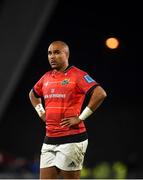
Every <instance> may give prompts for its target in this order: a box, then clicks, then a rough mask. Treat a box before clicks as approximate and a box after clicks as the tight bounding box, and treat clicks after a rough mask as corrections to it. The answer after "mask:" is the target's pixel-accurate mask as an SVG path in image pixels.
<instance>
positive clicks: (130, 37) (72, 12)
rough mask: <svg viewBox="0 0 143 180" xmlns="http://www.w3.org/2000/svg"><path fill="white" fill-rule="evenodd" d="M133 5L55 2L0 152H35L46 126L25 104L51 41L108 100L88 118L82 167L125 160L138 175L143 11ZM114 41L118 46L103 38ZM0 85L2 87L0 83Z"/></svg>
mask: <svg viewBox="0 0 143 180" xmlns="http://www.w3.org/2000/svg"><path fill="white" fill-rule="evenodd" d="M140 7H141V6H140V4H137V2H134V3H132V4H131V2H130V4H126V5H125V4H124V3H122V2H118V1H117V2H114V3H113V2H104V1H100V2H98V3H97V2H94V1H66V0H61V1H58V3H57V6H56V8H55V10H54V12H53V14H52V16H51V18H50V20H49V22H48V23H47V25H45V27H44V28H43V31H42V33H41V34H40V38H39V40H38V43H37V44H36V45H35V48H34V50H33V53H31V55H30V58H29V61H28V63H27V65H26V66H25V68H24V70H23V73H22V75H21V76H20V78H19V81H18V83H17V85H16V87H15V89H14V91H13V93H12V95H11V97H10V98H9V101H8V103H7V107H6V108H5V111H4V113H3V116H2V118H1V122H0V149H1V151H4V152H9V153H12V154H14V155H16V156H20V157H21V156H22V157H28V158H33V157H34V155H35V154H39V152H40V149H41V145H42V141H43V137H44V133H45V128H44V124H43V123H42V122H41V121H40V119H39V118H38V116H37V114H36V112H35V110H34V109H33V108H32V105H31V103H30V101H29V96H28V94H29V91H30V89H31V88H32V87H33V85H34V84H35V82H36V81H37V80H38V79H39V78H40V77H41V76H42V75H43V74H44V73H45V72H46V71H47V70H49V68H50V67H49V64H48V60H47V47H48V45H49V44H50V43H51V42H52V41H54V40H62V41H65V42H66V43H67V44H68V45H69V47H70V52H71V55H70V63H71V64H73V65H75V66H77V67H79V68H81V69H83V70H85V71H87V72H88V73H89V74H90V75H91V76H92V77H93V78H94V79H95V80H96V81H97V82H99V83H100V84H101V86H102V87H103V88H104V89H105V91H106V92H107V95H108V96H107V99H106V100H105V101H104V103H103V104H102V105H101V106H100V107H99V109H98V110H97V111H96V112H95V114H94V115H93V116H91V118H89V119H87V120H86V122H85V123H86V127H87V130H88V134H89V147H88V150H87V155H86V159H85V164H86V165H87V166H89V167H93V166H94V165H95V164H96V163H98V162H102V161H107V162H114V161H118V160H119V161H123V162H124V163H125V164H127V166H128V168H129V169H130V168H132V169H135V170H140V171H142V169H143V163H142V162H143V154H142V152H143V145H142V136H143V131H142V127H143V126H142V125H143V123H142V120H143V118H142V99H143V93H142V92H143V85H142V83H143V81H142V65H143V63H142V60H143V59H142V9H141V8H140ZM112 36H114V37H117V38H118V39H119V42H120V44H119V47H118V48H117V49H113V50H111V49H108V48H107V47H106V46H105V40H106V39H107V38H108V37H112ZM1 87H2V85H1Z"/></svg>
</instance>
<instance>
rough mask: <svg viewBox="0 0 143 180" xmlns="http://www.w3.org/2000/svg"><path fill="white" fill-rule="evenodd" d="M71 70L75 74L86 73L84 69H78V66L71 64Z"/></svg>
mask: <svg viewBox="0 0 143 180" xmlns="http://www.w3.org/2000/svg"><path fill="white" fill-rule="evenodd" d="M72 71H73V72H74V73H75V74H76V75H81V76H83V75H86V74H88V73H87V72H86V71H84V70H82V69H80V68H78V67H76V66H73V67H72Z"/></svg>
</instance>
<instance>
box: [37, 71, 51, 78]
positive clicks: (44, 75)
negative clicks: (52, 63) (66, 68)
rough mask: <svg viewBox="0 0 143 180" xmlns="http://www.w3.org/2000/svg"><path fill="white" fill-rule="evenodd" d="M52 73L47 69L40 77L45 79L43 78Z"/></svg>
mask: <svg viewBox="0 0 143 180" xmlns="http://www.w3.org/2000/svg"><path fill="white" fill-rule="evenodd" d="M50 74H51V71H47V72H45V73H44V74H43V75H42V76H41V78H40V79H41V80H43V79H45V78H47V77H48V76H50Z"/></svg>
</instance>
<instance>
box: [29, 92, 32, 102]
mask: <svg viewBox="0 0 143 180" xmlns="http://www.w3.org/2000/svg"><path fill="white" fill-rule="evenodd" d="M29 99H30V100H31V99H32V90H30V92H29Z"/></svg>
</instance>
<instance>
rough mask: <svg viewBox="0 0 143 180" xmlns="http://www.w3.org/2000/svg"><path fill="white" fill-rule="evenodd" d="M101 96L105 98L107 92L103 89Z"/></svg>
mask: <svg viewBox="0 0 143 180" xmlns="http://www.w3.org/2000/svg"><path fill="white" fill-rule="evenodd" d="M101 96H102V99H105V98H107V93H106V92H105V91H103V92H102V95H101Z"/></svg>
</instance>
